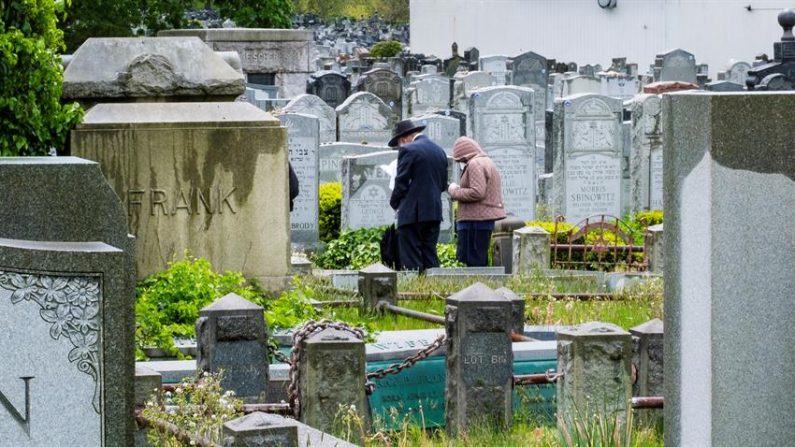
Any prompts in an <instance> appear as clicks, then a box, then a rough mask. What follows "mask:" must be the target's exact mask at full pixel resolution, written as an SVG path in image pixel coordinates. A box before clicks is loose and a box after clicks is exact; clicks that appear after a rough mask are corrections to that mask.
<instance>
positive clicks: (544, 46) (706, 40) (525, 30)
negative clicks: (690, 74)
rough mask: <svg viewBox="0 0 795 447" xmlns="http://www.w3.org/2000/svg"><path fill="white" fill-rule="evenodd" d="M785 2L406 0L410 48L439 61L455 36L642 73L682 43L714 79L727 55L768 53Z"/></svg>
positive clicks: (466, 43) (499, 49) (788, 3)
mask: <svg viewBox="0 0 795 447" xmlns="http://www.w3.org/2000/svg"><path fill="white" fill-rule="evenodd" d="M748 5H750V6H751V11H749V10H748V9H747V6H748ZM785 8H795V0H618V6H617V7H615V8H611V9H602V8H600V7H599V6H598V4H597V2H596V0H411V49H412V51H413V52H418V53H425V54H434V55H436V56H438V57H440V58H442V59H444V58H447V57H450V46H451V44H452V43H453V42H457V43H458V48H459V53H460V54H461V55H463V50H464V49H465V48H468V47H471V46H475V47H477V48H478V49H479V50H480V55H481V56H485V55H489V54H505V55H509V56H513V55H517V54H519V53H522V52H524V51H535V52H536V53H539V54H541V55H543V56H545V57H547V58H554V59H557V60H558V61H564V62H572V61H573V62H577V63H578V64H580V65H583V64H588V63H591V64H602V65H603V66H605V67H607V66H609V65H610V60H611V58H613V57H627V62H636V63H638V64H639V70H640V72H641V73H645V72H646V71H647V69H648V66H649V64H652V63H654V56H655V55H656V54H658V53H662V52H665V51H667V50H670V49H673V48H682V49H685V50H687V51H690V52H691V53H693V54H695V56H696V63H699V64H701V63H707V64H709V66H710V75H711V76H712V77H713V79H715V78H716V73H717V72H718V71H722V70H724V69H725V67H726V65H727V64H728V62H729V60H730V59H732V58H733V59H736V60H745V61H748V62H751V61H753V59H754V57H755V56H756V55H757V54H759V53H767V54H768V55H769V56H770V58H771V59H772V57H773V42H775V41H778V40H779V39H780V37H781V34H782V30H781V27H779V25H778V21H777V20H776V17H777V15H778V13H779V12H780V11H781V10H782V9H785Z"/></svg>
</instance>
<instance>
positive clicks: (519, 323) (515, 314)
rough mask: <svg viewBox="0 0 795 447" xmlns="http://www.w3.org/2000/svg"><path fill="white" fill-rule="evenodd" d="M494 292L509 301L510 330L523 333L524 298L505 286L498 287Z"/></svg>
mask: <svg viewBox="0 0 795 447" xmlns="http://www.w3.org/2000/svg"><path fill="white" fill-rule="evenodd" d="M495 292H497V293H499V294H500V295H502V296H503V297H504V298H505V299H507V300H508V301H510V302H511V330H512V331H513V332H514V333H516V334H519V335H522V334H524V309H525V302H524V298H522V297H521V296H519V295H517V294H516V293H515V292H514V291H513V290H511V289H509V288H507V287H500V288H499V289H497V290H495Z"/></svg>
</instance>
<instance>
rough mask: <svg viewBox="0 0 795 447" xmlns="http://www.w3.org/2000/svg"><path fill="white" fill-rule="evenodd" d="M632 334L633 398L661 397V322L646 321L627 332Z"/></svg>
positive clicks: (654, 320)
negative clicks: (634, 375)
mask: <svg viewBox="0 0 795 447" xmlns="http://www.w3.org/2000/svg"><path fill="white" fill-rule="evenodd" d="M629 332H630V333H631V334H632V345H633V352H632V363H633V365H635V369H636V371H637V372H636V374H637V380H636V381H635V385H634V386H633V387H632V395H634V396H662V395H663V322H662V321H660V320H658V319H656V318H655V319H653V320H651V321H647V322H645V323H643V324H641V325H639V326H635V327H633V328H632V329H630V330H629Z"/></svg>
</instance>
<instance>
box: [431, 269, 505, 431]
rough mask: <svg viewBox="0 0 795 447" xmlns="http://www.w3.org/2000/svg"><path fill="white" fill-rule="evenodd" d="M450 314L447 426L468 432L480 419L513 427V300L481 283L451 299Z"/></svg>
mask: <svg viewBox="0 0 795 447" xmlns="http://www.w3.org/2000/svg"><path fill="white" fill-rule="evenodd" d="M445 319H446V323H445V332H446V334H447V346H446V347H447V360H446V362H447V379H446V380H447V382H446V388H445V405H446V407H445V420H446V422H445V424H446V425H445V426H446V429H447V431H448V432H449V433H451V434H457V433H465V432H466V431H467V430H468V428H469V426H470V425H472V424H478V423H480V424H483V423H487V424H496V425H500V426H503V427H510V424H511V395H512V390H513V370H512V368H513V351H512V350H511V303H510V301H508V300H507V299H506V298H504V297H503V296H501V295H500V294H498V293H496V292H494V291H493V290H491V289H490V288H488V287H487V286H485V285H483V284H481V283H476V284H473V285H472V286H469V287H467V288H466V289H464V290H462V291H460V292H458V293H456V294H454V295H452V296H450V297H448V298H447V306H446V307H445Z"/></svg>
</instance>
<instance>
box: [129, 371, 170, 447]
mask: <svg viewBox="0 0 795 447" xmlns="http://www.w3.org/2000/svg"><path fill="white" fill-rule="evenodd" d="M162 379H163V377H162V375H161V374H160V373H159V372H157V371H155V370H153V369H151V368H147V367H146V366H140V365H135V406H136V407H143V406H144V405H146V403H147V402H148V401H150V400H152V398H156V399H158V400H159V398H160V387H161V386H163V385H162V383H163V380H162ZM147 433H149V428H147V427H143V428H142V427H138V430H136V431H135V446H136V447H147V446H149V443H148V442H147V440H146V435H147Z"/></svg>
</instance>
